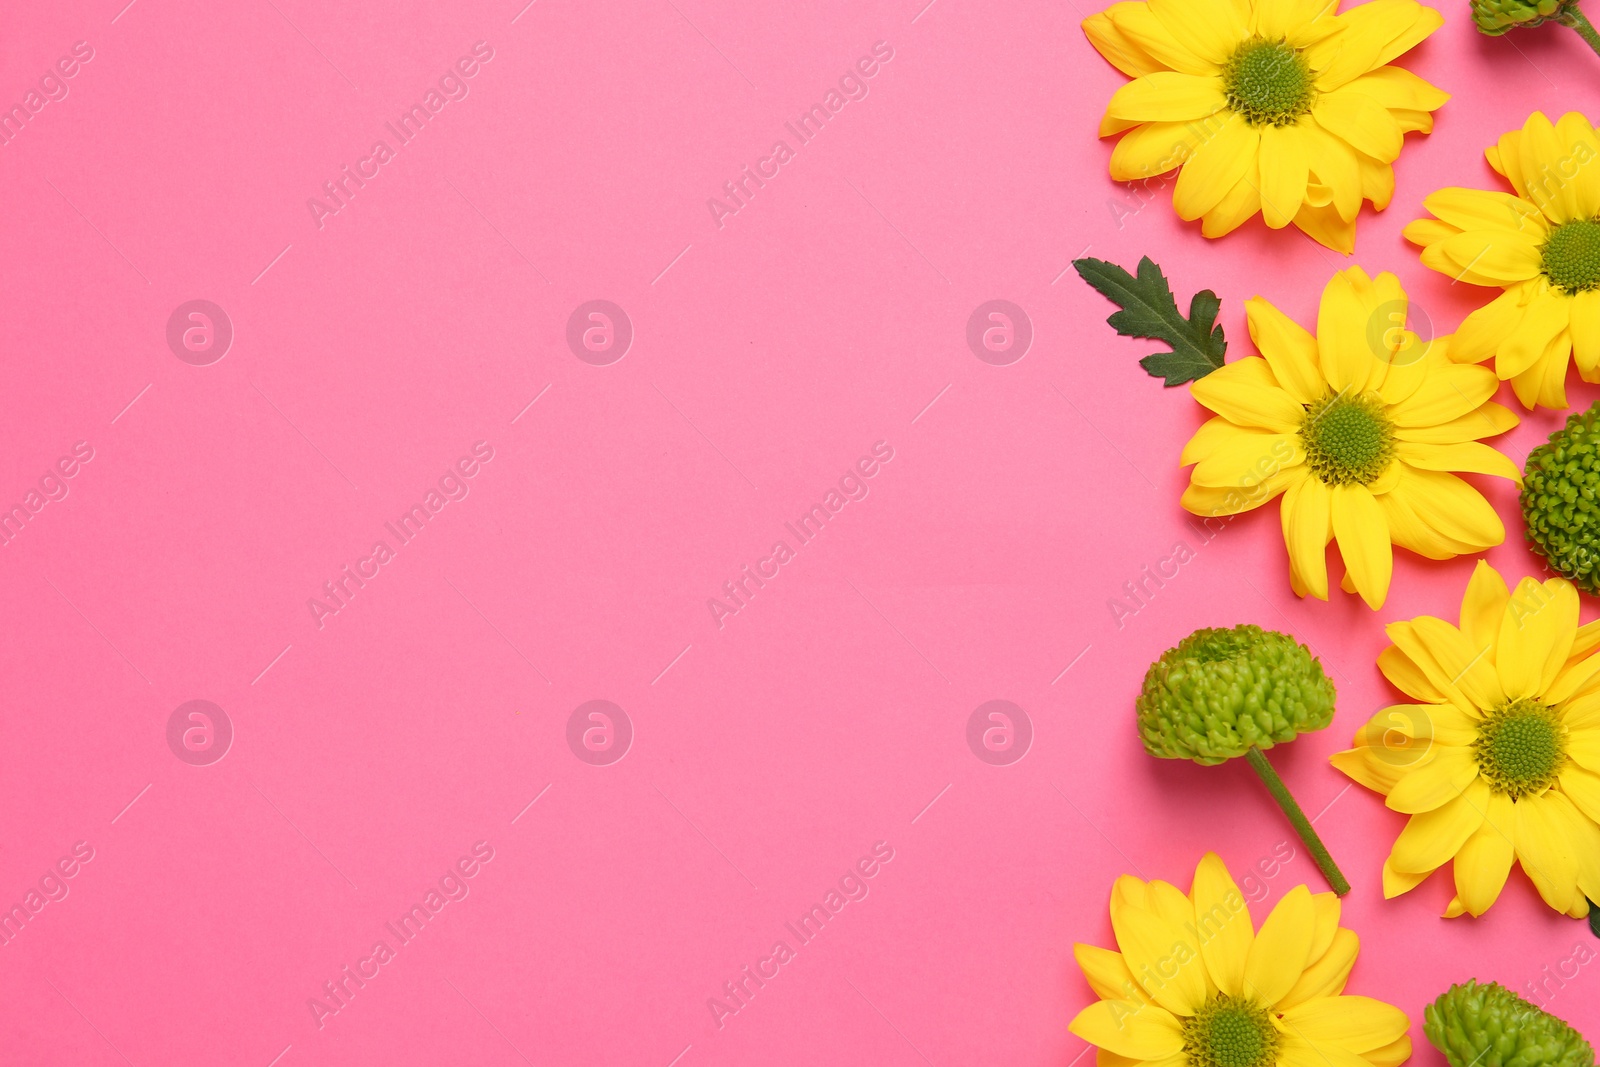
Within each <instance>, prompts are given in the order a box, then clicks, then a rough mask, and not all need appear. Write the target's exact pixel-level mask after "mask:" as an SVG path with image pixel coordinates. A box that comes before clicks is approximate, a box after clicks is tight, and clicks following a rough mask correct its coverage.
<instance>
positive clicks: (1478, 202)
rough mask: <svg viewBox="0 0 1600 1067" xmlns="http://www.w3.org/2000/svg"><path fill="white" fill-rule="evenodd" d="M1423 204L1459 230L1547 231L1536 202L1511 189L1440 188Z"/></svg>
mask: <svg viewBox="0 0 1600 1067" xmlns="http://www.w3.org/2000/svg"><path fill="white" fill-rule="evenodd" d="M1397 69H1398V68H1397ZM1422 206H1423V207H1425V208H1427V209H1428V210H1429V211H1431V212H1433V213H1434V214H1435V215H1437V216H1439V218H1441V219H1443V220H1444V221H1445V222H1448V223H1450V224H1451V225H1452V226H1454V227H1455V228H1456V229H1458V230H1489V231H1495V230H1509V231H1511V232H1512V233H1529V232H1531V233H1534V234H1536V235H1538V236H1539V237H1540V238H1543V237H1544V236H1545V235H1546V234H1547V233H1548V232H1549V227H1548V226H1547V225H1546V224H1545V221H1544V216H1543V215H1542V214H1540V212H1539V207H1538V205H1536V204H1533V203H1530V202H1529V201H1527V200H1524V199H1522V198H1521V197H1520V196H1513V195H1512V194H1510V193H1501V192H1490V191H1489V190H1486V189H1459V188H1449V189H1440V190H1438V191H1437V192H1433V193H1430V194H1428V195H1427V196H1426V197H1424V198H1423V201H1422Z"/></svg>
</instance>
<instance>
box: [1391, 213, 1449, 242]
mask: <svg viewBox="0 0 1600 1067" xmlns="http://www.w3.org/2000/svg"><path fill="white" fill-rule="evenodd" d="M1460 232H1461V227H1459V226H1452V225H1450V224H1449V223H1448V222H1440V221H1439V220H1438V219H1429V218H1421V219H1412V220H1411V221H1410V222H1408V223H1406V224H1405V226H1404V227H1403V228H1402V229H1401V231H1400V236H1402V237H1404V238H1405V239H1406V240H1408V241H1410V242H1411V243H1412V244H1414V245H1422V246H1423V247H1427V246H1428V245H1435V244H1438V243H1439V242H1440V241H1443V240H1444V239H1445V238H1446V237H1454V236H1455V235H1456V234H1458V233H1460Z"/></svg>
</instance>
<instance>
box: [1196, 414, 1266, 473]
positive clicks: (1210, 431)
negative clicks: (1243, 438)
mask: <svg viewBox="0 0 1600 1067" xmlns="http://www.w3.org/2000/svg"><path fill="white" fill-rule="evenodd" d="M1260 432H1261V431H1259V430H1246V429H1244V428H1242V427H1239V426H1235V425H1234V424H1233V423H1231V422H1229V421H1228V420H1227V419H1225V418H1223V417H1222V416H1221V415H1213V416H1212V417H1211V418H1209V419H1207V420H1206V421H1205V422H1203V423H1201V424H1200V428H1199V429H1198V430H1196V431H1195V432H1194V436H1193V437H1191V438H1189V443H1188V444H1186V445H1184V446H1183V452H1182V453H1180V454H1179V456H1178V466H1180V467H1188V466H1191V465H1193V464H1195V463H1199V462H1200V461H1201V460H1202V459H1204V458H1205V457H1207V456H1209V455H1210V454H1211V453H1212V452H1213V451H1215V450H1216V449H1218V448H1220V447H1221V446H1222V445H1224V444H1226V443H1227V442H1229V441H1231V440H1233V439H1234V438H1235V437H1237V436H1238V435H1239V434H1242V433H1260Z"/></svg>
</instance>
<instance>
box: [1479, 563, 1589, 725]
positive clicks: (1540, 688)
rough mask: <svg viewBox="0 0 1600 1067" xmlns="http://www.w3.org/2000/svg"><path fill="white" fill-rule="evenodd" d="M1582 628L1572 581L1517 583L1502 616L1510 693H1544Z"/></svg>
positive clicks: (1502, 667) (1500, 662)
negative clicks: (1579, 626) (1579, 625)
mask: <svg viewBox="0 0 1600 1067" xmlns="http://www.w3.org/2000/svg"><path fill="white" fill-rule="evenodd" d="M1577 630H1578V592H1577V590H1576V589H1574V588H1573V586H1572V583H1571V582H1568V581H1566V580H1565V579H1561V578H1556V579H1552V580H1551V581H1548V582H1537V581H1534V580H1533V579H1532V578H1524V579H1522V580H1521V581H1520V582H1518V583H1517V588H1516V590H1515V591H1514V592H1513V593H1512V594H1511V599H1510V601H1509V602H1508V603H1507V605H1506V610H1505V613H1504V614H1503V615H1502V616H1501V620H1500V641H1499V643H1498V646H1497V647H1496V650H1495V664H1496V667H1497V668H1498V670H1499V676H1500V684H1501V686H1502V687H1503V688H1504V690H1505V695H1506V697H1507V698H1508V699H1511V700H1522V699H1525V698H1530V697H1537V696H1540V695H1542V694H1543V693H1544V691H1545V690H1546V689H1548V688H1549V687H1550V683H1551V682H1553V681H1555V677H1556V672H1557V671H1559V670H1560V669H1561V666H1562V665H1563V664H1564V663H1565V662H1566V659H1567V653H1568V652H1569V651H1571V649H1572V639H1573V637H1574V636H1576V634H1577Z"/></svg>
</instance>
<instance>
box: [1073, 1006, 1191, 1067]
mask: <svg viewBox="0 0 1600 1067" xmlns="http://www.w3.org/2000/svg"><path fill="white" fill-rule="evenodd" d="M1067 1029H1068V1030H1070V1031H1072V1032H1073V1033H1074V1034H1077V1035H1078V1036H1079V1037H1081V1038H1082V1039H1083V1040H1085V1041H1087V1042H1089V1044H1091V1045H1098V1046H1099V1047H1101V1048H1103V1049H1109V1050H1110V1051H1112V1052H1115V1053H1116V1054H1118V1055H1119V1056H1128V1057H1130V1058H1132V1059H1136V1060H1153V1059H1158V1058H1160V1057H1163V1056H1171V1055H1173V1054H1175V1053H1178V1052H1181V1051H1183V1029H1182V1028H1181V1027H1180V1026H1179V1025H1178V1020H1177V1019H1175V1018H1173V1017H1172V1015H1171V1014H1170V1013H1168V1012H1166V1011H1163V1010H1162V1009H1160V1008H1158V1007H1154V1006H1152V1005H1146V1004H1141V1003H1139V1002H1138V1001H1132V1000H1099V1001H1096V1002H1095V1003H1093V1004H1091V1005H1089V1006H1088V1007H1087V1008H1084V1009H1083V1010H1082V1011H1080V1012H1079V1013H1078V1014H1077V1016H1076V1017H1075V1018H1074V1019H1073V1020H1072V1021H1071V1022H1070V1023H1068V1024H1067Z"/></svg>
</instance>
